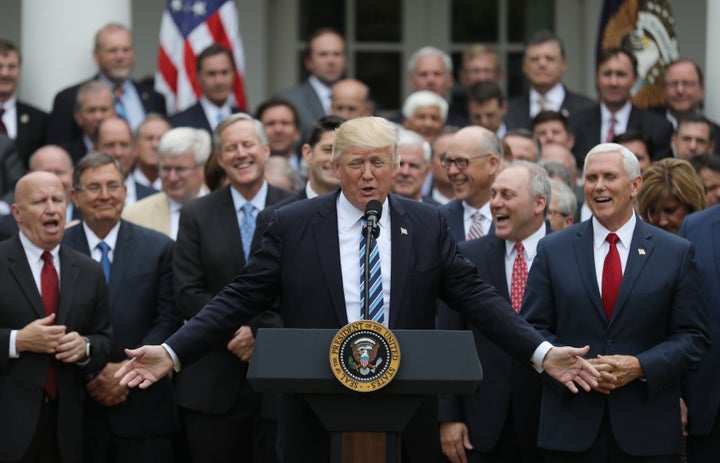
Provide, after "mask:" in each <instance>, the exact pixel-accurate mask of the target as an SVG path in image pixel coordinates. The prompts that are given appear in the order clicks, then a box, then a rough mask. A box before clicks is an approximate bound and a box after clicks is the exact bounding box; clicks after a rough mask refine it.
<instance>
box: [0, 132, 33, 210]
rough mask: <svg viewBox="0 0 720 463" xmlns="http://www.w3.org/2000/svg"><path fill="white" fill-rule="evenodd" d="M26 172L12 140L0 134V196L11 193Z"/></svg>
mask: <svg viewBox="0 0 720 463" xmlns="http://www.w3.org/2000/svg"><path fill="white" fill-rule="evenodd" d="M26 171H27V169H26V168H25V163H24V162H23V160H22V159H21V158H20V154H19V153H18V150H17V147H16V145H15V143H14V142H13V140H12V138H10V137H8V136H6V135H3V134H1V133H0V196H2V195H5V194H7V193H10V192H12V191H13V190H14V189H15V184H16V183H17V181H18V180H19V179H20V177H22V176H23V174H25V172H26Z"/></svg>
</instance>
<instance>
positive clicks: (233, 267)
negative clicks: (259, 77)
mask: <svg viewBox="0 0 720 463" xmlns="http://www.w3.org/2000/svg"><path fill="white" fill-rule="evenodd" d="M213 147H214V154H213V156H217V161H218V164H219V165H220V166H221V167H222V168H223V169H224V170H225V173H226V174H227V178H228V180H229V182H230V184H229V185H227V186H225V187H222V188H219V189H217V190H215V191H213V192H212V193H210V194H208V195H205V196H203V197H202V198H198V199H195V200H193V201H190V202H188V203H187V204H185V206H183V208H182V210H181V211H180V222H179V225H178V235H177V241H176V245H175V256H174V266H173V273H174V277H175V296H176V298H177V301H178V308H179V309H180V312H181V313H182V315H183V317H184V318H185V319H190V318H192V317H193V316H194V315H196V314H197V313H198V312H199V311H200V309H202V307H203V306H204V305H205V304H207V303H208V302H209V301H210V300H211V299H212V298H213V297H214V296H215V295H216V294H217V293H218V292H219V291H220V290H221V289H222V288H223V287H224V286H225V285H226V284H227V283H229V282H230V281H232V280H233V279H234V278H235V277H236V276H237V275H238V274H239V273H240V271H241V270H242V268H243V267H244V266H245V263H246V262H247V259H248V257H249V256H250V254H251V251H253V250H254V249H252V248H251V244H252V242H253V236H254V235H255V232H256V229H257V227H256V226H255V225H256V218H257V215H258V213H259V212H260V211H261V210H263V209H265V207H266V206H269V205H271V204H274V203H276V202H279V201H281V200H283V199H285V198H288V197H290V196H292V193H290V192H289V191H286V190H281V189H279V188H276V187H273V186H272V185H269V184H268V183H267V181H266V180H265V163H266V162H267V159H268V157H269V156H270V146H269V144H268V140H267V137H266V135H265V128H264V127H263V124H262V122H260V121H259V120H257V119H254V118H253V117H252V116H250V115H248V114H245V113H235V114H232V115H230V116H228V117H226V118H225V119H223V120H222V121H220V123H219V124H218V125H217V127H216V128H215V131H214V132H213ZM165 162H167V161H165ZM188 167H189V165H188ZM172 170H174V169H172ZM198 171H201V169H200V168H198ZM166 172H167V173H168V174H169V175H172V176H175V175H176V173H177V171H175V172H172V171H171V169H166ZM260 232H261V231H260ZM258 241H259V240H258ZM278 326H280V318H279V316H277V314H274V313H262V314H259V315H258V316H257V317H255V318H253V319H251V320H247V322H246V323H245V324H244V326H242V327H240V326H238V327H236V330H235V332H234V333H231V335H230V336H228V337H227V339H230V341H229V342H228V341H227V340H226V341H225V343H223V344H224V345H222V346H216V348H215V349H214V350H212V351H211V352H208V353H207V355H205V356H203V357H202V358H201V359H200V360H198V361H197V362H196V363H194V364H193V365H189V366H187V368H183V371H182V372H180V373H179V374H178V375H177V378H176V401H177V403H178V405H179V406H180V412H181V417H182V420H183V423H184V425H185V429H186V432H187V440H188V444H189V447H190V453H191V454H192V457H193V460H194V461H202V462H226V461H236V459H237V458H238V456H239V455H242V456H243V457H247V458H250V457H249V456H251V455H256V456H257V457H258V458H267V461H271V462H272V461H276V457H275V426H276V425H275V422H274V421H272V420H266V419H265V418H266V417H265V416H264V415H263V413H262V410H261V409H262V405H263V401H262V396H261V395H260V394H257V393H256V392H255V391H254V390H253V389H252V387H250V384H249V383H248V382H247V381H246V380H245V375H246V373H247V368H248V363H247V362H248V361H249V360H250V357H251V355H252V345H253V342H254V337H253V332H254V331H255V330H256V329H257V328H259V327H278ZM251 330H252V331H251ZM253 449H255V450H253ZM253 452H255V453H253ZM258 452H259V454H258Z"/></svg>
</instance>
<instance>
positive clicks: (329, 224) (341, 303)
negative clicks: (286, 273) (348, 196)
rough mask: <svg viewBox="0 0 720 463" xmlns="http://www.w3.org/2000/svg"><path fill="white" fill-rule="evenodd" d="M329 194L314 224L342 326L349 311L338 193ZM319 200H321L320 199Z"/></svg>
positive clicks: (331, 293)
mask: <svg viewBox="0 0 720 463" xmlns="http://www.w3.org/2000/svg"><path fill="white" fill-rule="evenodd" d="M338 194H339V193H336V194H334V195H329V196H328V197H327V198H326V199H323V201H325V204H324V207H320V208H318V211H317V214H318V215H317V217H316V219H315V222H314V223H313V224H312V227H313V232H314V235H315V246H316V248H317V255H318V256H320V267H321V268H322V273H323V277H324V278H325V287H326V288H327V289H328V291H329V292H330V300H331V301H332V304H333V306H334V307H335V311H336V312H337V316H338V320H340V324H341V325H342V326H344V325H347V323H348V319H347V311H346V308H345V306H346V304H345V293H344V288H343V279H342V269H341V267H340V240H339V238H338V227H337V223H338V218H337V206H336V202H337V195H338ZM318 201H319V200H318Z"/></svg>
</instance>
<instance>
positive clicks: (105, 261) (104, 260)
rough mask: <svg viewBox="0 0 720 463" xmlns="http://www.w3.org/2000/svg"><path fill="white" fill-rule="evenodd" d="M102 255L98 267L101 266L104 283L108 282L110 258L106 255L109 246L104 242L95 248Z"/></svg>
mask: <svg viewBox="0 0 720 463" xmlns="http://www.w3.org/2000/svg"><path fill="white" fill-rule="evenodd" d="M96 248H98V249H99V250H100V252H101V253H102V254H101V255H100V265H102V268H103V273H105V281H106V282H109V281H110V256H109V255H108V253H109V252H110V246H108V244H107V243H106V242H105V241H100V242H99V243H98V245H97V246H96Z"/></svg>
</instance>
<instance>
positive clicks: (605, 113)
mask: <svg viewBox="0 0 720 463" xmlns="http://www.w3.org/2000/svg"><path fill="white" fill-rule="evenodd" d="M630 111H632V101H628V102H627V103H625V106H623V107H622V108H620V109H619V110H617V111H616V112H614V113H612V112H610V110H609V109H607V107H605V104H604V103H601V104H600V114H601V116H602V120H603V121H607V122H608V123H609V122H610V118H611V117H612V116H615V120H616V121H617V124H618V125H620V126H621V127H624V126H626V125H627V121H628V119H630Z"/></svg>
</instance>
